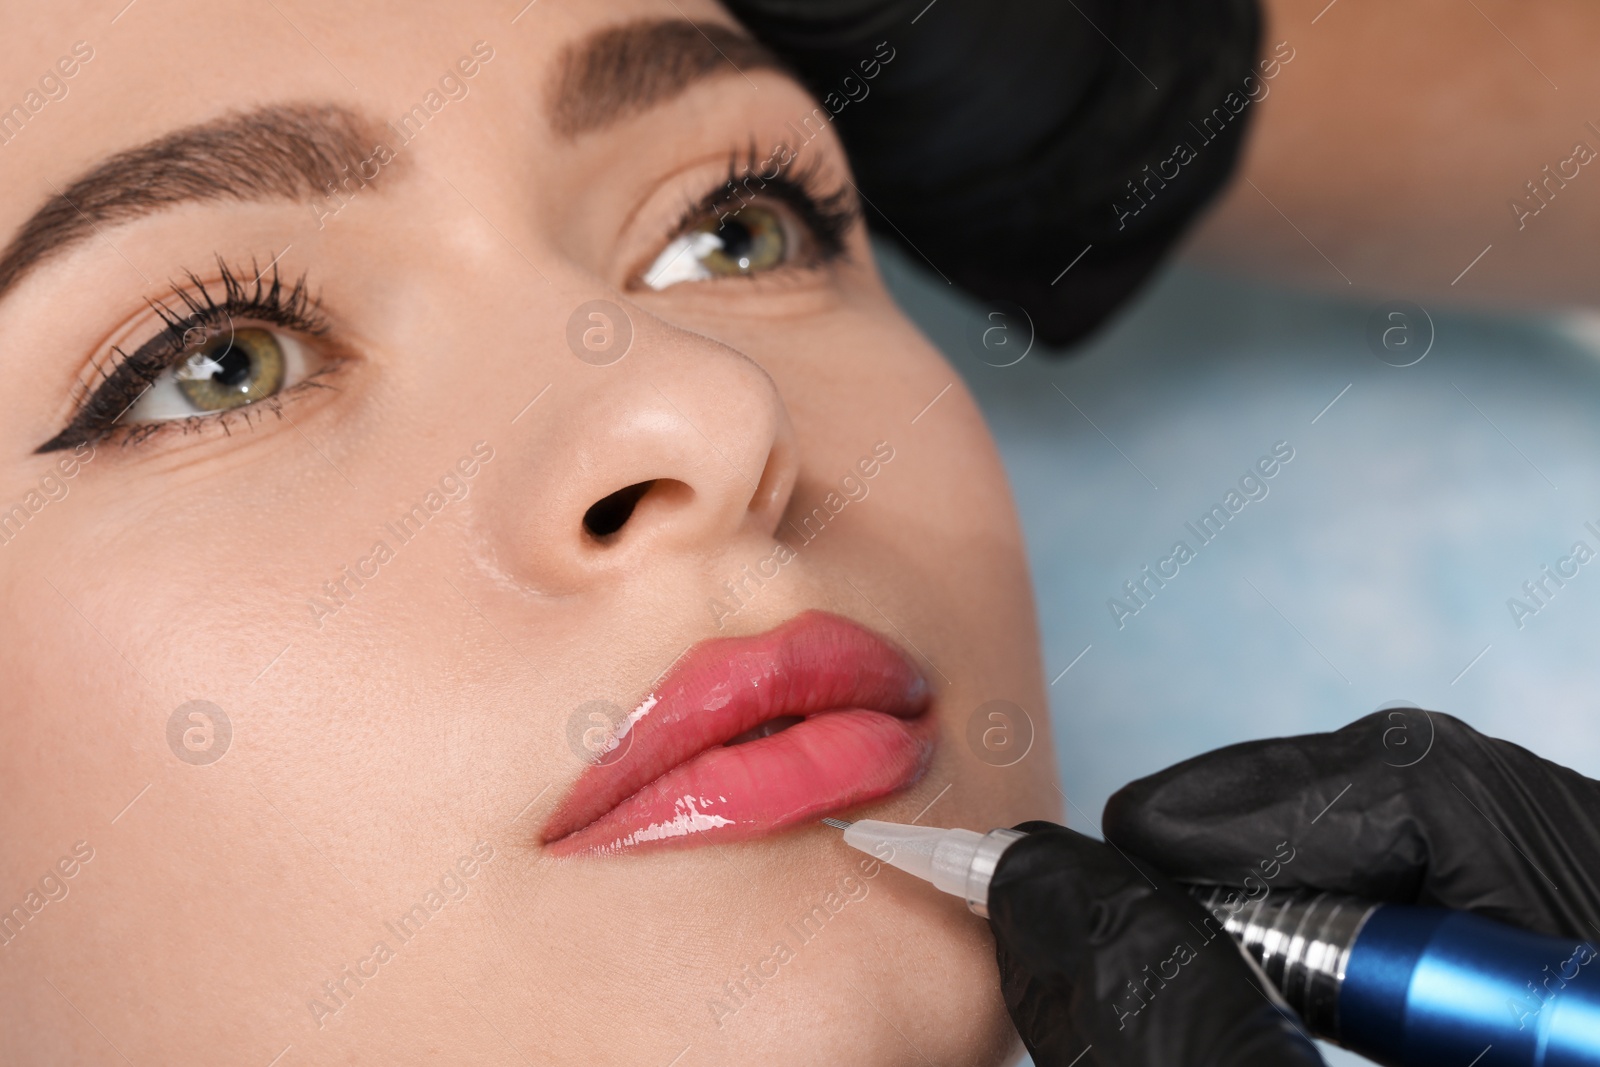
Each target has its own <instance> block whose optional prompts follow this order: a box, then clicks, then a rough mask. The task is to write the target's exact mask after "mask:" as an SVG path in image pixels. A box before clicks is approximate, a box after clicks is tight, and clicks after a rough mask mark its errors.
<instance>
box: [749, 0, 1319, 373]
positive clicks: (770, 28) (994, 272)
mask: <svg viewBox="0 0 1600 1067" xmlns="http://www.w3.org/2000/svg"><path fill="white" fill-rule="evenodd" d="M724 2H725V5H726V6H727V8H728V10H729V11H731V12H732V13H733V15H734V16H735V17H736V18H738V19H739V20H740V21H741V22H743V23H744V24H745V26H746V27H747V28H748V29H749V30H750V32H752V33H753V34H755V36H756V37H758V38H760V39H761V40H762V41H763V42H764V43H765V44H766V45H767V46H768V47H769V48H771V49H772V50H773V51H774V52H776V53H778V55H780V56H782V57H783V58H784V59H785V60H786V61H787V62H788V63H789V64H790V65H791V66H792V67H794V69H795V71H796V73H798V74H799V75H800V77H801V78H802V79H803V80H804V81H805V82H806V84H807V85H808V86H809V87H810V88H811V91H812V92H813V93H814V94H815V95H816V97H817V100H818V101H819V103H820V105H821V106H820V107H819V108H818V110H817V111H816V112H813V114H812V115H809V116H805V122H806V123H807V124H809V125H806V126H805V127H804V130H806V131H809V130H810V129H811V127H813V126H814V127H817V128H821V127H823V126H826V125H828V124H829V123H835V121H836V126H835V128H836V129H837V130H838V132H839V135H840V136H841V137H842V138H843V140H844V144H845V148H846V149H847V150H848V152H849V155H850V163H851V167H852V168H853V169H854V171H855V173H856V180H857V183H858V184H859V186H860V189H861V191H862V193H863V194H864V197H865V199H866V204H865V210H866V214H867V218H868V221H869V222H871V223H872V224H873V226H874V227H875V228H877V229H879V230H880V232H881V233H882V234H883V235H885V236H886V237H888V238H890V239H891V240H897V241H899V242H900V243H901V244H902V245H903V246H904V247H905V249H906V252H907V254H908V255H909V256H910V257H911V258H912V259H913V260H914V261H917V262H922V261H923V260H926V261H928V262H929V263H931V264H932V265H933V267H934V269H935V270H937V271H939V272H940V273H941V274H942V275H944V276H945V277H946V278H948V279H950V280H952V281H954V282H955V283H956V284H957V285H960V286H962V287H963V288H965V289H967V290H969V291H971V292H973V293H976V294H977V295H979V296H981V297H984V298H986V299H992V300H1005V301H1012V302H1015V303H1017V304H1020V305H1022V306H1023V307H1024V308H1026V309H1027V311H1028V314H1029V316H1030V317H1031V319H1032V322H1033V325H1034V327H1035V329H1036V331H1037V334H1038V337H1039V339H1040V340H1041V341H1043V342H1046V343H1048V344H1058V345H1064V344H1069V343H1073V342H1076V341H1078V340H1081V339H1082V338H1083V337H1084V336H1086V335H1087V334H1088V333H1089V332H1090V331H1092V330H1093V329H1094V328H1095V327H1097V326H1098V325H1100V324H1101V323H1102V322H1104V321H1105V319H1106V318H1107V317H1108V316H1109V315H1110V314H1111V313H1112V312H1113V311H1114V310H1115V309H1116V308H1117V307H1118V305H1120V304H1121V303H1123V302H1124V301H1125V300H1127V299H1128V298H1129V297H1130V296H1131V295H1132V294H1133V293H1134V292H1135V291H1136V290H1137V289H1138V287H1139V286H1140V285H1142V284H1143V283H1144V281H1145V280H1146V279H1147V278H1148V277H1149V276H1150V275H1151V274H1152V273H1153V272H1154V270H1155V269H1156V267H1157V266H1158V265H1159V264H1160V263H1161V262H1162V261H1163V260H1164V259H1165V258H1166V256H1167V254H1168V252H1169V251H1170V250H1171V249H1172V247H1173V245H1174V244H1175V243H1176V242H1177V241H1178V239H1179V237H1181V236H1182V234H1183V233H1184V231H1185V230H1186V229H1187V228H1188V226H1189V225H1190V223H1192V222H1193V221H1194V220H1195V218H1196V217H1198V215H1199V213H1200V211H1201V210H1202V209H1203V208H1204V207H1205V206H1206V204H1207V203H1208V202H1209V201H1210V200H1211V198H1212V197H1213V196H1214V195H1215V194H1216V192H1217V190H1218V189H1220V188H1221V186H1222V185H1223V183H1224V182H1225V181H1226V180H1227V178H1228V177H1229V175H1230V174H1231V173H1232V170H1233V166H1234V162H1235V159H1236V157H1237V155H1238V153H1239V149H1240V146H1241V145H1242V144H1243V143H1244V133H1245V128H1246V126H1247V125H1248V123H1249V121H1250V119H1251V112H1252V111H1254V108H1253V107H1248V106H1245V105H1244V103H1243V101H1245V100H1246V99H1248V98H1249V97H1250V96H1253V95H1264V93H1265V91H1266V89H1267V88H1270V87H1268V86H1266V85H1265V83H1264V82H1262V81H1261V76H1262V70H1263V69H1265V70H1270V71H1274V72H1275V71H1276V70H1277V66H1276V64H1275V63H1273V62H1271V61H1270V60H1269V61H1263V62H1262V63H1261V64H1260V66H1258V57H1257V55H1256V52H1257V46H1258V38H1259V36H1260V23H1261V17H1260V13H1259V11H1258V10H1257V4H1258V0H1140V2H1137V3H1130V2H1128V0H1076V2H1075V3H1057V2H1049V0H938V2H937V3H929V0H724ZM1290 55H1291V56H1292V52H1291V53H1290ZM1280 58H1281V57H1280ZM800 119H801V116H796V117H795V122H794V123H792V124H791V128H792V129H794V130H795V131H796V132H797V135H800V136H804V137H806V138H807V139H809V138H810V136H812V134H811V133H809V132H803V133H802V132H801V131H802V124H801V122H800ZM1179 145H1187V146H1189V147H1190V150H1191V151H1190V152H1189V154H1188V155H1187V156H1185V155H1184V154H1183V153H1178V155H1177V157H1176V158H1179V159H1187V162H1184V163H1182V165H1176V164H1175V163H1174V158H1175V156H1174V153H1175V152H1177V147H1178V146H1179ZM790 147H792V148H796V149H798V148H800V147H801V144H800V143H796V144H793V145H791V146H790ZM1089 246H1093V247H1092V248H1089ZM1086 248H1088V249H1089V250H1088V251H1085V249H1086ZM1080 255H1081V257H1082V261H1081V262H1079V261H1078V259H1077V257H1079V256H1080ZM1069 263H1071V264H1073V267H1072V269H1071V270H1070V271H1068V270H1066V269H1065V268H1066V267H1067V266H1068V264H1069Z"/></svg>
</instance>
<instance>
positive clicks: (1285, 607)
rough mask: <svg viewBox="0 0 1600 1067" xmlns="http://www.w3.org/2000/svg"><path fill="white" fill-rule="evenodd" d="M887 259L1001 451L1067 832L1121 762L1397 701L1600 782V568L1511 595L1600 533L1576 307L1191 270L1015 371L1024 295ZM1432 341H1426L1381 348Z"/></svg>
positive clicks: (1594, 433) (1594, 403) (1168, 759)
mask: <svg viewBox="0 0 1600 1067" xmlns="http://www.w3.org/2000/svg"><path fill="white" fill-rule="evenodd" d="M879 252H880V262H881V264H882V267H883V270H884V273H885V275H886V277H887V278H888V279H889V283H890V286H891V288H892V289H893V290H894V292H895V294H896V297H897V298H898V299H899V300H900V301H901V303H902V304H903V305H904V306H905V307H906V309H907V310H908V311H909V312H910V313H911V315H912V316H913V317H914V318H915V319H916V321H917V322H918V323H919V324H920V325H921V326H922V328H923V329H924V331H926V332H927V333H928V335H929V336H930V337H932V339H933V340H934V341H935V342H936V343H937V344H938V345H939V346H940V347H941V348H942V349H943V350H944V351H945V353H946V354H947V355H948V356H949V358H950V360H951V362H952V363H954V364H955V366H956V367H957V368H958V369H959V371H960V372H961V374H962V375H963V376H964V377H965V379H966V381H967V383H968V385H969V386H970V388H971V389H972V391H973V392H974V393H975V394H976V396H977V398H978V401H979V403H980V404H981V405H982V406H983V408H984V410H985V412H986V414H987V416H988V418H989V423H990V426H991V428H992V429H993V432H994V435H995V437H996V439H997V440H998V441H999V444H1000V449H1001V452H1002V453H1003V455H1004V457H1005V462H1006V466H1007V468H1008V470H1009V472H1010V476H1011V482H1012V487H1013V489H1014V491H1015V493H1016V498H1017V505H1018V508H1019V510H1020V512H1021V515H1022V523H1023V527H1024V530H1025V532H1026V535H1027V540H1028V547H1029V555H1030V558H1031V562H1032V566H1033V574H1034V580H1035V586H1036V591H1037V597H1038V605H1039V621H1040V625H1041V630H1042V635H1043V642H1044V656H1045V667H1046V679H1047V680H1050V679H1054V681H1053V682H1051V685H1050V689H1049V697H1050V709H1049V713H1050V716H1051V719H1052V721H1053V723H1054V729H1055V736H1056V744H1057V748H1058V758H1059V762H1060V768H1061V781H1062V784H1063V786H1064V788H1065V789H1066V792H1067V794H1068V797H1069V799H1070V803H1071V807H1070V809H1069V817H1070V819H1071V821H1072V823H1073V824H1074V825H1075V826H1076V827H1077V828H1078V829H1081V830H1085V831H1086V832H1091V833H1095V834H1098V832H1099V829H1098V823H1099V816H1100V811H1101V808H1102V807H1103V805H1104V804H1105V801H1106V798H1107V797H1108V796H1109V795H1110V794H1111V793H1112V792H1114V791H1115V790H1116V789H1117V788H1118V787H1119V786H1121V785H1122V784H1124V783H1125V782H1127V781H1129V780H1131V779H1133V778H1137V777H1140V776H1142V775H1145V774H1148V773H1150V772H1152V771H1155V770H1158V769H1159V768H1162V767H1165V766H1167V765H1169V764H1171V763H1174V762H1177V761H1179V760H1182V759H1184V758H1187V757H1189V756H1192V755H1195V754H1197V753H1200V752H1202V751H1205V750H1207V749H1211V748H1215V747H1217V746H1219V745H1225V744H1229V743H1232V742H1235V741H1242V740H1246V739H1250V738H1257V737H1266V736H1273V735H1282V734H1293V733H1303V732H1307V731H1320V730H1331V729H1335V728H1337V727H1339V726H1342V725H1344V724H1345V723H1347V722H1349V721H1351V720H1352V719H1355V718H1357V717H1359V716H1362V715H1365V714H1367V713H1368V712H1371V711H1373V710H1376V709H1378V708H1379V707H1382V706H1384V705H1386V704H1390V703H1393V702H1398V701H1405V702H1412V703H1416V704H1419V705H1420V706H1422V707H1426V708H1431V709H1438V710H1443V711H1448V712H1451V713H1453V714H1455V715H1459V716H1461V717H1462V718H1465V719H1466V720H1468V721H1469V722H1471V723H1473V724H1474V725H1475V726H1477V727H1478V728H1479V729H1481V730H1483V731H1485V732H1487V733H1491V734H1494V735H1497V736H1500V737H1505V738H1508V739H1511V740H1514V741H1516V742H1518V743H1520V744H1522V745H1525V746H1527V747H1528V748H1530V749H1532V750H1534V751H1535V752H1538V753H1540V754H1542V755H1545V756H1547V757H1548V758H1551V759H1554V760H1557V761H1559V762H1562V763H1565V764H1567V765H1568V766H1571V767H1573V768H1576V769H1577V770H1580V771H1582V772H1584V773H1586V774H1589V775H1590V776H1596V777H1600V716H1597V715H1596V714H1595V713H1594V705H1595V694H1597V693H1600V656H1597V655H1596V650H1597V636H1600V558H1597V559H1596V560H1595V561H1594V562H1592V563H1590V564H1589V565H1587V566H1583V567H1581V568H1580V569H1579V572H1578V575H1577V577H1575V578H1571V579H1568V580H1567V581H1566V584H1565V586H1564V587H1563V588H1560V589H1559V590H1557V591H1556V592H1555V594H1554V595H1553V596H1551V597H1549V598H1548V599H1547V600H1546V603H1545V606H1543V607H1542V608H1540V609H1539V610H1538V611H1537V613H1536V614H1532V615H1524V616H1523V617H1522V618H1521V619H1520V620H1519V619H1517V618H1515V617H1514V616H1513V613H1512V611H1511V610H1510V608H1509V606H1508V603H1507V602H1508V600H1509V599H1510V598H1513V597H1516V598H1519V599H1522V600H1523V601H1524V602H1525V603H1527V604H1528V605H1529V606H1530V607H1534V606H1536V604H1535V602H1533V601H1532V600H1530V599H1529V598H1527V597H1526V596H1525V594H1524V593H1523V590H1522V585H1523V583H1524V582H1528V581H1533V580H1537V579H1540V578H1541V577H1542V574H1541V571H1542V568H1543V567H1545V566H1546V565H1549V566H1550V567H1551V568H1552V569H1554V567H1555V565H1556V562H1557V560H1558V559H1561V558H1562V557H1565V556H1567V555H1568V554H1569V553H1570V552H1571V550H1572V547H1573V545H1574V543H1575V542H1577V541H1583V542H1585V543H1586V544H1587V545H1588V546H1589V548H1591V549H1593V550H1595V551H1596V552H1597V553H1600V536H1596V535H1595V534H1593V533H1591V532H1589V530H1587V529H1586V528H1585V523H1586V522H1593V523H1594V524H1595V526H1596V528H1597V529H1600V417H1597V416H1600V359H1597V356H1596V351H1597V349H1596V345H1595V344H1593V343H1591V341H1590V340H1589V339H1588V338H1589V337H1590V336H1591V335H1592V336H1596V337H1600V331H1597V330H1596V329H1595V327H1594V326H1593V325H1592V324H1591V323H1589V322H1588V321H1587V320H1582V319H1579V318H1575V317H1564V318H1553V317H1546V318H1536V317H1527V318H1505V317H1491V316H1487V315H1473V314H1467V313H1463V312H1461V311H1455V312H1447V311H1444V310H1442V309H1439V308H1430V309H1427V312H1426V313H1425V314H1424V315H1418V314H1416V313H1415V312H1407V313H1405V315H1404V317H1403V318H1401V319H1393V318H1386V317H1384V316H1385V315H1386V313H1387V311H1388V310H1389V309H1386V308H1379V307H1378V303H1379V302H1377V301H1362V300H1351V301H1348V302H1340V301H1336V300H1331V299H1322V298H1316V297H1310V296H1306V295H1302V294H1296V293H1290V292H1286V291H1276V290H1271V289H1268V288H1265V287H1261V286H1257V285H1252V284H1248V283H1245V282H1241V281H1238V280H1233V279H1227V278H1223V277H1218V276H1214V275H1208V274H1204V273H1200V272H1198V271H1195V270H1193V269H1189V268H1185V267H1181V266H1179V267H1175V268H1172V269H1170V270H1168V271H1167V272H1166V273H1165V274H1164V275H1163V276H1162V277H1161V278H1160V279H1159V280H1158V281H1157V283H1156V284H1155V285H1154V286H1153V287H1152V288H1151V289H1150V290H1149V291H1147V292H1146V294H1145V295H1144V296H1143V297H1142V298H1141V299H1140V301H1139V302H1138V303H1137V304H1136V305H1135V306H1134V307H1132V308H1131V309H1130V310H1128V311H1127V312H1125V313H1124V314H1123V315H1122V316H1120V317H1119V318H1118V320H1117V321H1116V322H1115V324H1114V325H1113V326H1112V327H1111V328H1110V329H1109V330H1107V331H1105V332H1104V333H1103V334H1102V335H1100V336H1099V337H1098V338H1097V339H1096V341H1095V342H1094V343H1093V344H1090V345H1088V346H1086V347H1085V348H1083V349H1081V350H1080V351H1078V352H1077V353H1075V354H1074V355H1072V356H1071V357H1070V358H1068V359H1058V358H1051V357H1050V356H1049V355H1048V354H1047V353H1046V352H1045V351H1044V350H1043V349H1042V348H1041V347H1040V346H1037V345H1035V346H1034V347H1033V349H1032V351H1030V352H1029V353H1028V354H1027V355H1026V356H1025V357H1024V358H1022V359H1021V361H1020V362H1017V363H1016V364H1015V365H1013V366H1005V367H1002V366H996V365H994V364H1000V363H1006V362H1010V361H1011V360H1012V359H1015V358H1016V357H1017V356H1018V355H1020V354H1021V352H1022V351H1023V349H1024V347H1025V344H1026V341H1027V334H1028V326H1027V324H1026V321H1025V320H1024V319H1023V318H1022V317H1021V316H1019V315H1018V314H1017V313H1016V311H1015V310H1014V309H1009V308H1004V307H1002V306H1000V305H984V304H980V303H978V302H976V301H973V300H971V299H969V298H966V297H964V296H963V295H962V294H960V293H958V292H957V291H955V290H953V289H952V288H951V287H950V286H948V285H947V284H946V283H945V282H944V281H942V280H941V279H940V278H938V277H937V276H935V275H932V274H930V273H928V272H927V271H926V270H925V269H924V268H923V267H921V265H920V264H915V263H913V262H911V261H910V260H909V259H908V258H907V257H905V256H903V255H900V254H899V253H898V252H897V251H896V250H895V249H892V248H887V247H883V246H881V245H880V248H879ZM1374 316H1377V317H1378V318H1379V320H1380V321H1379V322H1378V328H1379V331H1380V332H1381V330H1382V329H1384V328H1387V327H1388V326H1391V325H1399V326H1401V327H1402V329H1401V331H1400V332H1396V333H1392V334H1391V335H1390V336H1389V338H1388V341H1389V342H1390V347H1388V348H1386V347H1385V346H1384V344H1383V343H1382V342H1381V341H1380V342H1378V343H1376V344H1374V343H1373V342H1372V341H1370V340H1369V324H1370V323H1371V322H1372V321H1373V319H1374ZM1430 322H1431V327H1430ZM996 325H997V326H1001V327H1002V332H1001V333H994V332H991V333H990V335H989V337H988V339H987V340H988V347H985V346H984V344H983V343H981V342H980V340H979V337H980V335H981V334H982V331H983V330H984V329H985V328H986V327H987V326H996ZM1430 332H1431V334H1432V345H1431V348H1427V349H1426V351H1427V354H1426V356H1425V358H1423V359H1421V361H1420V362H1417V363H1415V364H1413V365H1411V366H1404V367H1401V366H1395V365H1393V364H1395V363H1401V362H1407V361H1408V360H1409V359H1410V358H1414V357H1415V355H1417V354H1420V353H1421V352H1422V351H1423V346H1424V344H1425V342H1427V341H1428V339H1429V337H1428V334H1429V333H1430ZM1002 339H1004V340H1005V341H1006V342H1007V343H1008V344H1010V346H1011V347H1010V348H1005V347H1002V346H1000V345H999V342H1000V341H1001V340H1002ZM1402 343H1404V344H1402ZM1406 345H1409V347H1406ZM1378 352H1382V353H1383V354H1384V358H1383V359H1380V358H1379V356H1378V355H1377V354H1376V353H1378ZM1408 353H1409V355H1408ZM1386 360H1387V361H1386ZM1330 404H1331V406H1329V405H1330ZM1277 442H1287V443H1288V444H1289V446H1291V447H1292V448H1293V449H1294V458H1293V460H1292V461H1290V462H1288V463H1287V464H1285V465H1284V466H1283V467H1282V469H1281V470H1280V471H1279V472H1278V473H1277V474H1276V476H1275V477H1273V478H1272V479H1270V480H1269V481H1268V482H1267V485H1268V487H1269V493H1268V495H1267V496H1266V497H1265V498H1264V499H1261V500H1257V501H1254V502H1251V503H1249V504H1247V505H1246V506H1245V507H1244V508H1243V510H1242V511H1241V512H1240V513H1239V514H1237V515H1236V516H1234V518H1233V519H1232V520H1231V521H1230V522H1228V524H1227V526H1226V527H1225V528H1224V529H1223V531H1222V532H1221V534H1220V535H1218V536H1217V537H1216V538H1215V540H1214V541H1212V542H1211V543H1210V544H1207V545H1206V546H1204V547H1203V548H1199V550H1198V552H1197V555H1196V558H1195V559H1194V560H1192V561H1191V562H1190V563H1188V564H1187V565H1185V566H1183V567H1181V569H1180V571H1179V574H1178V576H1177V577H1176V578H1172V579H1170V580H1168V581H1167V584H1166V586H1165V587H1164V588H1161V589H1159V590H1158V591H1157V592H1156V593H1155V595H1154V596H1153V597H1151V598H1149V600H1148V603H1147V604H1146V605H1145V606H1144V607H1142V608H1141V609H1140V610H1139V612H1138V614H1137V615H1134V616H1131V617H1125V618H1123V619H1122V620H1121V622H1122V625H1121V626H1120V627H1119V625H1118V621H1117V620H1116V619H1115V618H1114V616H1113V613H1112V611H1111V610H1110V609H1109V608H1108V606H1107V601H1108V600H1109V599H1111V598H1113V597H1123V599H1124V603H1127V604H1128V605H1129V606H1130V607H1131V606H1133V605H1132V602H1131V601H1128V600H1127V598H1126V596H1125V594H1124V591H1123V583H1124V582H1125V581H1128V580H1132V579H1137V578H1140V577H1141V569H1142V568H1143V567H1144V566H1146V565H1149V566H1151V567H1152V569H1154V567H1155V565H1156V563H1157V561H1158V560H1160V559H1162V558H1164V557H1166V556H1168V555H1169V554H1170V552H1171V548H1172V545H1173V543H1174V542H1175V541H1177V540H1179V539H1180V538H1181V539H1184V540H1187V541H1188V542H1189V543H1190V545H1191V546H1197V545H1198V540H1197V539H1196V538H1195V537H1194V536H1193V535H1192V534H1191V533H1190V532H1189V531H1188V530H1186V529H1185V528H1184V524H1185V523H1186V522H1198V519H1199V518H1200V516H1201V515H1203V514H1205V513H1206V512H1207V511H1209V510H1210V508H1211V507H1212V505H1214V504H1218V503H1221V502H1222V501H1223V498H1224V496H1225V495H1226V494H1227V493H1228V491H1229V490H1230V489H1234V488H1236V487H1237V486H1238V483H1239V479H1240V477H1241V476H1242V475H1243V474H1245V473H1246V472H1247V471H1249V470H1250V469H1251V467H1252V466H1253V465H1254V464H1255V463H1256V461H1257V459H1258V458H1260V457H1262V456H1265V455H1267V454H1269V453H1270V452H1271V451H1272V448H1273V446H1274V444H1275V443H1277ZM1152 587H1153V586H1152ZM1547 588H1554V585H1553V583H1551V584H1550V585H1549V586H1547ZM1519 622H1520V624H1521V625H1520V626H1519ZM1085 649H1087V651H1085ZM1080 657H1081V658H1080ZM1069 666H1070V670H1068V669H1067V668H1068V667H1069ZM1063 671H1065V673H1062V672H1063ZM1329 1061H1330V1063H1334V1064H1356V1063H1365V1062H1366V1061H1364V1060H1360V1059H1358V1058H1357V1057H1354V1056H1351V1055H1349V1054H1347V1053H1343V1052H1340V1051H1338V1050H1330V1051H1329Z"/></svg>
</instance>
